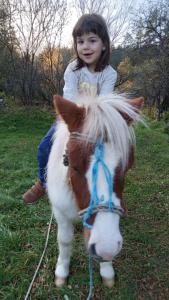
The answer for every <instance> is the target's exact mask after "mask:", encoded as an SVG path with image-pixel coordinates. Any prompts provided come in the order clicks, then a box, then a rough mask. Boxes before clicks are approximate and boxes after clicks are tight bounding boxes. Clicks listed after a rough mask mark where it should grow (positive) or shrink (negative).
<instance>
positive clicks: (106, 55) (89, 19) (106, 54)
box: [72, 14, 110, 72]
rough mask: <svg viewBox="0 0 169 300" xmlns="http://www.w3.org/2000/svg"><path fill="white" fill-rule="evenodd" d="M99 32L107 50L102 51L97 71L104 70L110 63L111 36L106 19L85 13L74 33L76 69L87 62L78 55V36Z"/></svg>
mask: <svg viewBox="0 0 169 300" xmlns="http://www.w3.org/2000/svg"><path fill="white" fill-rule="evenodd" d="M90 32H92V33H94V34H97V35H98V36H99V37H100V39H101V40H102V42H103V44H104V47H105V50H104V51H102V54H101V57H100V59H99V61H98V63H97V65H96V68H95V71H96V72H100V71H102V70H103V69H104V68H105V67H106V66H107V65H108V64H109V60H110V38H109V34H108V29H107V25H106V22H105V21H104V19H103V18H102V17H101V16H100V15H97V14H85V15H83V16H81V18H80V19H79V20H78V22H77V23H76V25H75V27H74V29H73V32H72V35H73V41H74V49H75V52H76V56H77V65H76V70H78V69H80V68H82V67H84V66H85V63H84V62H83V61H82V60H81V59H80V58H79V57H78V53H77V37H79V36H82V35H83V34H86V33H90Z"/></svg>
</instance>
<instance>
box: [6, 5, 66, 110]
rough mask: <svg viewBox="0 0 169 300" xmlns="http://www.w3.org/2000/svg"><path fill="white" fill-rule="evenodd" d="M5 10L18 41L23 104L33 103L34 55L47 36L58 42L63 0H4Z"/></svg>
mask: <svg viewBox="0 0 169 300" xmlns="http://www.w3.org/2000/svg"><path fill="white" fill-rule="evenodd" d="M7 1H8V2H7V3H8V7H9V8H8V10H9V11H13V14H12V15H11V22H12V23H13V24H14V27H15V32H16V36H17V38H18V41H19V53H20V58H21V60H20V65H19V66H17V67H18V74H19V77H18V83H19V86H20V97H21V99H22V102H23V104H27V105H32V102H33V99H34V97H35V95H36V88H37V78H38V76H37V75H38V64H37V55H38V54H39V53H40V51H42V49H43V47H45V45H46V43H47V42H48V40H49V37H50V39H51V40H52V39H53V41H55V42H56V41H57V42H58V44H59V43H60V39H61V34H62V30H63V26H64V22H65V20H66V15H67V2H66V0H57V1H55V0H7Z"/></svg>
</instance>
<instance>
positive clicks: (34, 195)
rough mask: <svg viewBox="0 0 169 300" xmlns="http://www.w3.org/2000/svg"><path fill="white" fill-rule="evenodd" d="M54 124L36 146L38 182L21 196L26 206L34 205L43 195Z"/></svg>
mask: <svg viewBox="0 0 169 300" xmlns="http://www.w3.org/2000/svg"><path fill="white" fill-rule="evenodd" d="M55 128H56V124H54V125H53V126H52V127H51V128H50V129H49V131H48V132H47V134H46V135H45V136H44V137H43V139H42V140H41V142H40V144H39V146H38V153H37V159H38V167H39V170H38V177H39V180H38V181H37V182H35V184H34V185H33V186H32V187H31V188H30V189H29V190H28V191H27V192H26V193H25V194H24V195H23V199H24V202H25V203H27V204H33V203H36V202H37V200H38V199H39V198H41V197H42V196H43V195H44V194H45V186H46V180H45V174H46V166H47V163H48V158H49V154H50V150H51V147H52V137H53V134H54V132H55Z"/></svg>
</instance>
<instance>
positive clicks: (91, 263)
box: [87, 255, 93, 300]
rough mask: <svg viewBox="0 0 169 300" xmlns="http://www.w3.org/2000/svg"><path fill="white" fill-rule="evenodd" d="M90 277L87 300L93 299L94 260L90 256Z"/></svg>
mask: <svg viewBox="0 0 169 300" xmlns="http://www.w3.org/2000/svg"><path fill="white" fill-rule="evenodd" d="M89 275H90V289H89V294H88V296H87V300H91V299H93V297H92V294H93V258H92V257H91V255H89Z"/></svg>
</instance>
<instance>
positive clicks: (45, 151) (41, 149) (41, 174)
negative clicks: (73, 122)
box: [37, 123, 56, 187]
mask: <svg viewBox="0 0 169 300" xmlns="http://www.w3.org/2000/svg"><path fill="white" fill-rule="evenodd" d="M55 129H56V123H55V124H54V125H52V127H51V128H50V129H49V131H48V132H47V133H46V135H45V136H44V137H43V139H42V140H41V142H40V144H39V146H38V153H37V159H38V167H39V170H38V178H39V180H40V181H41V182H42V184H43V187H46V178H45V177H46V166H47V163H48V158H49V154H50V150H51V147H52V137H53V134H54V132H55Z"/></svg>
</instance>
